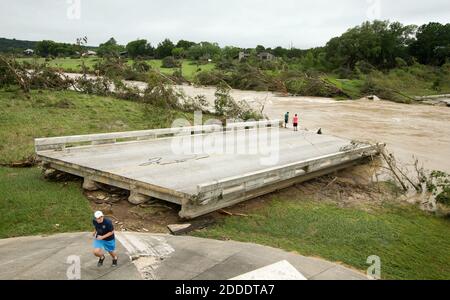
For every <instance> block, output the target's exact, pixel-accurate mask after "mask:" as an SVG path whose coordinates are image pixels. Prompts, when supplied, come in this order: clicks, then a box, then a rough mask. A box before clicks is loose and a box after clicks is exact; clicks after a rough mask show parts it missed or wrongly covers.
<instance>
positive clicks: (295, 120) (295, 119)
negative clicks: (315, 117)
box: [294, 114, 298, 131]
mask: <svg viewBox="0 0 450 300" xmlns="http://www.w3.org/2000/svg"><path fill="white" fill-rule="evenodd" d="M294 131H298V115H297V114H295V117H294Z"/></svg>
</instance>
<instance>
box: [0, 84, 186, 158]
mask: <svg viewBox="0 0 450 300" xmlns="http://www.w3.org/2000/svg"><path fill="white" fill-rule="evenodd" d="M191 115H192V114H188V113H181V112H178V111H169V110H166V109H162V108H157V107H152V106H145V105H143V104H140V103H135V102H130V101H124V100H120V99H114V98H109V97H98V96H91V95H84V94H80V93H76V92H71V91H61V92H49V91H32V92H31V95H30V99H27V98H26V97H25V96H24V95H23V94H22V93H21V92H17V91H11V92H8V91H4V90H3V91H2V90H0V163H8V162H12V161H17V160H21V159H23V158H26V157H28V156H30V155H31V154H33V151H34V148H33V143H34V138H37V137H51V136H61V135H72V134H88V133H101V132H114V131H128V130H140V129H149V128H165V127H170V125H171V123H172V121H173V120H175V119H176V118H179V117H184V118H187V119H189V120H191V119H192V116H191Z"/></svg>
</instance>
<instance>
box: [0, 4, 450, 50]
mask: <svg viewBox="0 0 450 300" xmlns="http://www.w3.org/2000/svg"><path fill="white" fill-rule="evenodd" d="M375 18H376V19H383V20H386V19H389V20H396V21H400V22H402V23H404V24H419V25H420V24H424V23H428V22H430V21H437V22H441V23H449V22H450V1H449V0H426V1H424V0H409V1H408V0H394V1H389V0H339V1H336V0H311V1H306V0H270V1H267V0H146V1H144V0H0V37H7V38H16V39H26V40H43V39H51V40H55V41H63V42H74V41H75V39H76V38H77V37H81V36H87V37H88V39H89V44H90V45H98V44H99V43H101V42H104V41H106V40H107V39H108V38H110V37H115V38H116V39H117V40H118V41H119V42H120V43H123V44H126V43H127V42H129V41H130V40H134V39H137V38H145V39H147V40H149V41H150V42H151V43H152V44H153V45H155V44H157V43H158V42H159V41H161V40H162V39H164V38H166V37H167V38H170V39H171V40H173V41H177V40H179V39H188V40H193V41H196V42H200V41H215V42H218V43H219V44H220V45H221V46H225V45H234V46H240V47H254V46H256V45H258V44H262V45H265V46H266V47H275V46H283V47H289V46H290V45H291V43H292V45H293V46H294V47H297V48H309V47H315V46H323V45H324V44H325V43H326V42H327V41H328V40H329V39H330V38H332V37H334V36H338V35H340V34H342V33H343V32H345V31H346V30H347V29H348V28H350V27H353V26H356V25H359V24H361V23H362V22H363V21H365V20H372V19H375Z"/></svg>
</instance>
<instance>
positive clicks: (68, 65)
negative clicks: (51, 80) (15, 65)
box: [17, 57, 99, 72]
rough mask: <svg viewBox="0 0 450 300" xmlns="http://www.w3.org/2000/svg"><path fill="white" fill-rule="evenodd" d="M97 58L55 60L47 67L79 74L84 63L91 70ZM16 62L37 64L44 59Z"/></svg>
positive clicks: (25, 59)
mask: <svg viewBox="0 0 450 300" xmlns="http://www.w3.org/2000/svg"><path fill="white" fill-rule="evenodd" d="M98 59H99V58H97V57H86V58H55V59H52V60H50V61H48V64H49V66H51V67H55V68H60V69H62V70H64V71H66V72H81V65H82V63H83V62H84V64H85V65H86V67H88V68H89V69H91V70H93V66H94V65H95V63H96V62H97V60H98ZM17 60H18V61H28V62H38V63H44V62H45V58H42V57H41V58H31V57H28V58H18V59H17Z"/></svg>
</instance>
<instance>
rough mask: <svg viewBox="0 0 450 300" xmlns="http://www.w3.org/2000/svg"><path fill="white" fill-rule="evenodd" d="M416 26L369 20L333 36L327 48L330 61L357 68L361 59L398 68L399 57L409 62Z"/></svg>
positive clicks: (375, 64)
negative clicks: (409, 51) (337, 35)
mask: <svg viewBox="0 0 450 300" xmlns="http://www.w3.org/2000/svg"><path fill="white" fill-rule="evenodd" d="M415 30H416V26H414V25H409V26H403V25H402V24H401V23H398V22H394V23H390V22H389V21H373V22H365V23H363V24H362V25H361V26H357V27H354V28H351V29H349V30H348V31H347V32H345V33H344V34H342V35H341V36H340V37H336V38H333V39H331V40H330V41H329V42H328V43H327V45H326V47H325V51H326V57H327V60H328V61H330V62H331V64H332V66H333V67H334V68H339V67H346V68H348V69H354V67H355V65H356V63H357V62H358V61H366V62H368V63H370V64H371V65H373V66H375V67H377V68H385V69H389V68H394V67H395V66H396V58H397V57H399V58H402V59H404V60H405V61H409V60H410V59H409V58H410V57H409V53H408V47H409V45H410V44H411V43H412V41H413V38H414V33H415Z"/></svg>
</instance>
